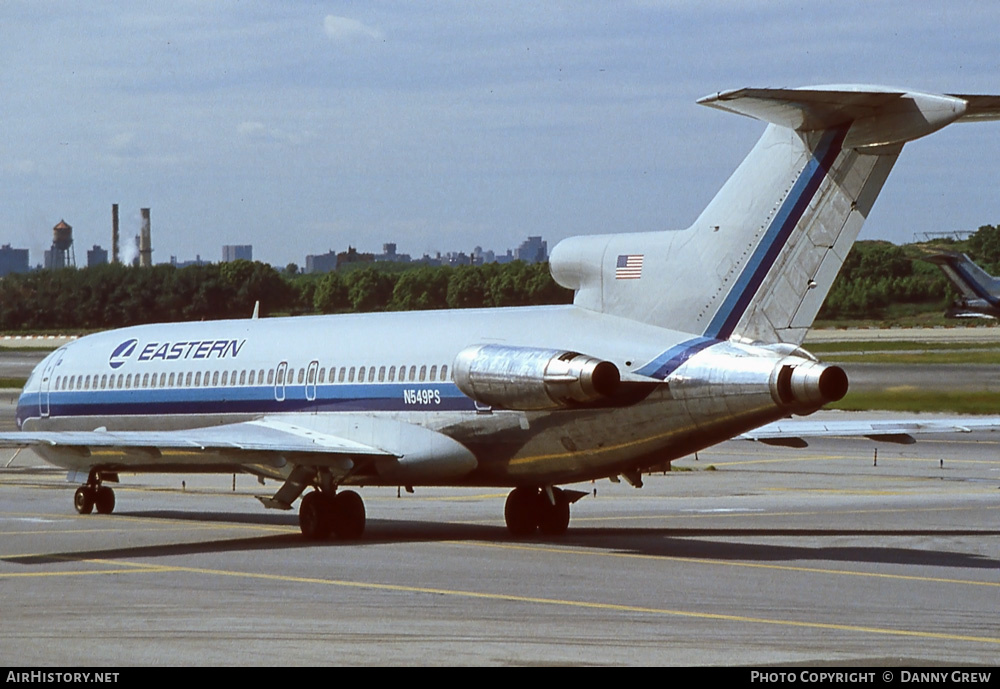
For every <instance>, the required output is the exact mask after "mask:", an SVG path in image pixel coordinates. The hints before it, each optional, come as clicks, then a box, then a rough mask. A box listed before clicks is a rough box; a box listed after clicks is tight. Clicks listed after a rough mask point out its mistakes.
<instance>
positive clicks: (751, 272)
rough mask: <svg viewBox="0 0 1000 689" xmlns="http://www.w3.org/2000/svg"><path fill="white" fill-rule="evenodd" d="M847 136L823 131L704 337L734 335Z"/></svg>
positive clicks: (836, 132)
mask: <svg viewBox="0 0 1000 689" xmlns="http://www.w3.org/2000/svg"><path fill="white" fill-rule="evenodd" d="M846 135H847V129H846V128H839V129H831V130H828V131H827V132H825V133H824V134H823V137H822V139H821V140H820V143H819V145H818V146H817V147H816V149H815V151H814V153H813V156H812V158H810V160H809V162H808V164H807V165H806V167H805V169H804V170H803V171H802V173H801V174H800V175H799V178H798V179H797V180H796V182H795V185H794V186H793V187H792V190H791V192H790V193H789V194H788V196H787V197H786V198H785V201H784V202H783V203H782V205H781V208H780V209H779V211H778V213H776V214H775V216H774V218H773V220H772V221H771V224H770V226H769V227H768V228H767V231H766V232H765V233H764V237H763V239H762V240H761V241H760V243H759V244H758V245H757V248H756V249H755V250H754V253H753V256H751V257H750V260H749V261H748V262H747V265H746V267H744V269H743V272H742V273H741V274H740V277H739V278H738V279H737V281H736V283H735V284H734V285H733V288H732V289H731V290H730V291H729V294H728V295H727V296H726V299H725V301H724V302H723V303H722V306H721V307H720V308H719V310H718V312H716V314H715V316H714V317H713V318H712V321H711V322H710V323H709V325H708V328H707V329H706V331H705V335H706V336H707V337H710V338H714V339H717V340H726V339H729V337H730V336H731V335H732V334H733V330H734V329H735V328H736V325H737V323H739V321H740V318H742V317H743V313H744V312H745V311H746V309H747V307H748V306H749V305H750V302H751V301H752V299H753V297H754V295H755V294H756V293H757V290H758V289H759V288H760V286H761V284H762V283H763V282H764V278H765V277H766V276H767V273H768V271H770V270H771V267H772V266H773V265H774V262H775V260H776V259H777V258H778V255H779V254H780V253H781V249H782V247H783V246H784V245H785V242H787V241H788V238H789V237H790V236H791V234H792V231H793V230H794V229H795V226H796V225H797V224H798V222H799V220H801V219H802V215H803V214H804V213H805V211H806V209H807V208H808V207H809V204H810V203H811V202H812V199H813V196H814V195H815V194H816V192H817V190H818V189H819V187H820V183H821V182H822V181H823V179H824V177H826V175H827V173H828V172H829V170H830V168H831V166H832V165H833V163H834V161H835V160H836V159H837V156H838V155H840V152H841V149H842V146H843V143H844V137H845V136H846Z"/></svg>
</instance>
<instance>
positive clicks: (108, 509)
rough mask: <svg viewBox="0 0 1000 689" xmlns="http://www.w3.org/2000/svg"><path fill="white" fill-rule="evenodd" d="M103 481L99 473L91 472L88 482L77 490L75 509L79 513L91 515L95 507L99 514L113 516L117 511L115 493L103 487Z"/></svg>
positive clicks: (74, 502)
mask: <svg viewBox="0 0 1000 689" xmlns="http://www.w3.org/2000/svg"><path fill="white" fill-rule="evenodd" d="M101 480H102V477H101V475H100V474H99V473H97V472H91V474H90V477H89V478H88V479H87V482H86V483H85V484H83V485H82V486H80V487H79V488H77V489H76V493H74V494H73V507H75V508H76V511H77V512H79V513H80V514H90V513H91V512H93V511H94V508H95V507H96V508H97V513H98V514H111V513H112V512H114V511H115V492H114V491H113V490H111V488H109V487H108V486H102V485H101Z"/></svg>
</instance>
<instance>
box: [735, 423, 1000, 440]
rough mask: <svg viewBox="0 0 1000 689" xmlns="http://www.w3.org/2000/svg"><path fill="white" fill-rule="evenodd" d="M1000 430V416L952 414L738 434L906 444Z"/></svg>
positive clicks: (782, 425) (780, 427)
mask: <svg viewBox="0 0 1000 689" xmlns="http://www.w3.org/2000/svg"><path fill="white" fill-rule="evenodd" d="M973 431H1000V417H997V416H980V417H951V418H930V419H920V418H919V417H910V418H901V419H884V420H883V419H869V420H867V421H864V420H840V419H836V420H833V419H831V420H826V419H817V420H813V419H782V420H781V421H775V422H774V423H769V424H767V425H766V426H761V427H760V428H757V429H754V430H752V431H748V432H746V433H743V434H742V435H739V436H737V439H740V440H756V441H758V442H761V443H764V444H766V445H780V446H784V447H806V446H807V445H808V444H809V443H808V442H807V441H806V439H807V438H870V439H871V440H878V441H881V442H890V443H900V444H904V445H909V444H911V443H914V442H916V439H915V438H914V437H913V436H914V435H923V434H929V433H972V432H973Z"/></svg>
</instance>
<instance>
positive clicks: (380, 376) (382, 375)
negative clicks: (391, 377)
mask: <svg viewBox="0 0 1000 689" xmlns="http://www.w3.org/2000/svg"><path fill="white" fill-rule="evenodd" d="M383 381H385V366H379V369H378V382H380V383H381V382H383Z"/></svg>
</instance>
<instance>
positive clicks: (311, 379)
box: [306, 368, 316, 385]
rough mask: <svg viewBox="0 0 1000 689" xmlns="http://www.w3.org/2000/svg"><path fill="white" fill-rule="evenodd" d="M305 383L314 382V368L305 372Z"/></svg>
mask: <svg viewBox="0 0 1000 689" xmlns="http://www.w3.org/2000/svg"><path fill="white" fill-rule="evenodd" d="M306 383H308V384H309V385H315V384H316V369H314V368H311V369H309V371H308V373H307V374H306Z"/></svg>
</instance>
